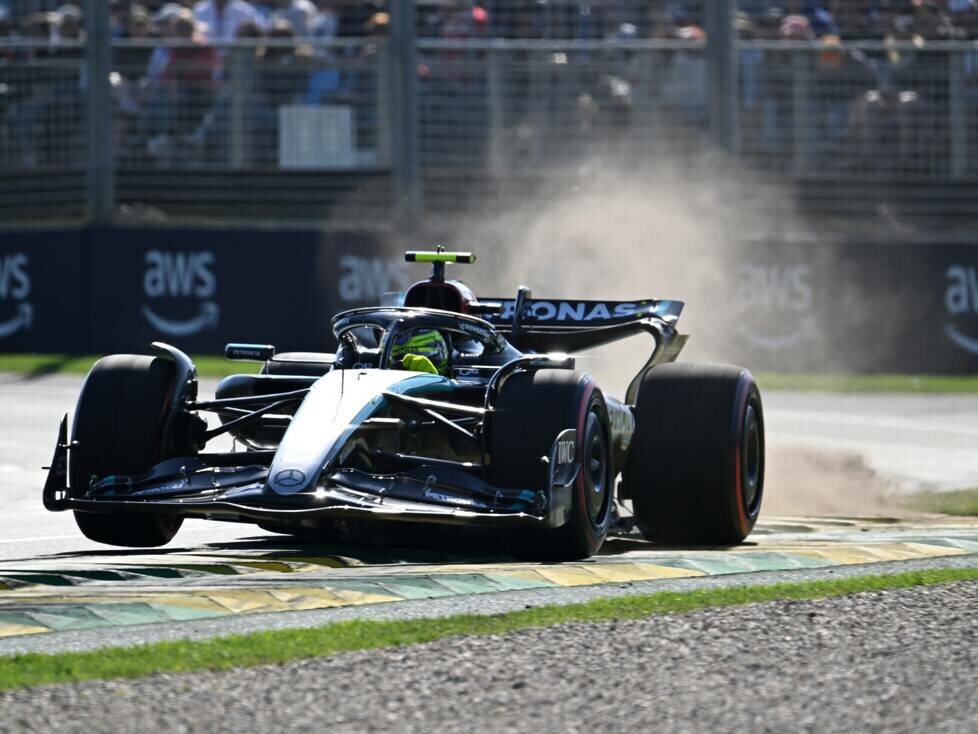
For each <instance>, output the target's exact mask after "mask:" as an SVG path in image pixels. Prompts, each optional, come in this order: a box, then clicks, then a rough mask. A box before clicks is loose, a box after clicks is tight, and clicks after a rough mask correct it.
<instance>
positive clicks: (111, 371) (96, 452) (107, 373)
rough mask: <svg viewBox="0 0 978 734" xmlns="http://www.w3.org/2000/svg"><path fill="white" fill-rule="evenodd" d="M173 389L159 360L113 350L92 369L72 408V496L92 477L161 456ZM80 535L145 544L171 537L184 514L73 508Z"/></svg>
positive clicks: (127, 471)
mask: <svg viewBox="0 0 978 734" xmlns="http://www.w3.org/2000/svg"><path fill="white" fill-rule="evenodd" d="M173 393H174V373H173V365H172V364H171V363H170V362H168V361H167V360H165V359H160V358H154V357H146V356H140V355H135V354H116V355H113V356H111V357H104V358H102V359H100V360H99V361H98V362H96V363H95V365H94V366H93V367H92V369H91V371H90V372H89V373H88V377H87V378H86V380H85V385H84V386H83V387H82V392H81V395H80V396H79V398H78V405H77V406H76V407H75V418H74V423H73V426H72V431H71V434H72V440H73V441H76V442H77V445H76V446H75V447H74V448H73V449H72V450H71V455H70V457H69V465H68V472H69V474H68V476H69V486H70V488H71V494H72V496H73V497H81V496H83V495H84V493H85V491H86V490H87V488H88V486H89V483H90V482H91V480H92V477H95V478H96V479H102V478H104V477H106V476H109V475H112V474H119V475H132V474H141V473H142V472H145V471H146V470H148V469H150V468H151V467H152V466H153V465H154V464H156V463H158V462H159V461H161V460H162V459H164V458H166V456H165V450H164V447H163V425H164V420H165V418H166V415H167V412H168V409H169V404H170V401H171V400H172V399H173ZM75 521H76V522H77V523H78V528H79V529H80V530H81V531H82V533H84V535H85V537H87V538H89V539H90V540H94V541H95V542H97V543H105V544H107V545H119V546H129V547H135V548H148V547H153V546H160V545H165V544H166V543H168V542H170V540H171V539H172V538H173V536H174V535H176V532H177V530H179V529H180V525H181V524H182V523H183V518H180V517H177V516H174V515H163V514H145V515H144V514H133V515H119V514H99V513H93V512H78V511H76V512H75Z"/></svg>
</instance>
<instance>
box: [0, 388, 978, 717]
mask: <svg viewBox="0 0 978 734" xmlns="http://www.w3.org/2000/svg"><path fill="white" fill-rule="evenodd" d="M80 386H81V378H78V377H68V376H55V377H44V378H39V379H23V378H19V377H15V376H9V375H7V376H3V375H0V493H2V497H3V503H4V508H5V511H4V512H3V513H2V514H0V655H3V654H11V653H16V652H26V651H61V650H84V649H92V648H97V647H100V646H104V645H106V644H131V643H138V642H151V641H155V640H166V639H176V638H185V637H186V638H193V639H196V638H205V637H210V636H214V635H219V634H227V633H229V632H247V631H250V630H256V629H281V628H288V627H303V626H310V625H316V624H323V623H327V622H330V621H336V620H341V619H349V618H354V617H369V618H375V619H399V618H418V617H430V616H443V615H448V614H456V613H466V612H469V613H471V612H475V613H495V612H502V611H510V610H517V609H522V608H525V607H527V606H537V605H540V604H551V603H573V602H578V601H585V600H587V599H591V598H596V597H607V596H617V595H629V594H635V593H646V592H650V591H656V590H665V589H670V590H684V589H693V588H703V587H717V586H730V585H736V584H756V583H770V582H773V581H778V580H785V579H789V580H810V579H825V578H838V577H841V576H851V575H859V574H865V573H881V572H897V571H903V570H912V569H919V568H931V567H949V566H950V567H974V566H978V522H972V521H966V520H953V521H950V520H948V519H946V518H945V519H937V520H935V519H921V518H910V519H905V520H904V521H902V522H890V521H887V520H881V519H879V518H877V519H871V520H866V519H864V520H859V519H849V520H840V519H813V518H796V517H789V518H767V519H766V520H765V521H764V522H762V523H761V524H760V525H759V527H758V529H757V531H756V532H755V533H754V535H752V537H751V539H750V541H751V542H750V543H748V544H746V545H745V546H742V547H739V548H736V549H712V550H705V551H704V550H691V549H661V548H656V547H654V546H650V545H649V544H646V543H643V542H640V541H637V540H635V539H613V540H611V541H609V543H608V544H607V546H606V552H605V553H603V554H602V555H601V556H599V557H597V558H595V559H591V560H590V561H587V562H582V563H578V564H556V565H549V564H548V565H544V564H518V563H513V562H512V561H511V560H509V559H505V558H498V557H494V556H493V555H492V554H489V555H486V554H480V553H479V552H478V551H475V552H473V551H462V552H454V551H445V550H441V551H439V550H437V549H436V550H431V549H427V550H425V549H420V550H419V549H401V548H389V549H383V550H378V549H371V548H348V547H347V548H344V547H340V548H336V547H322V546H317V545H315V544H312V545H309V544H296V543H294V542H292V541H290V540H289V539H284V538H282V537H281V536H276V535H272V534H269V533H265V532H263V531H261V530H258V529H257V528H255V527H253V526H249V525H234V524H222V523H208V522H205V521H190V522H187V523H186V524H185V525H184V528H183V529H182V530H181V532H180V535H178V537H177V539H176V540H175V541H174V543H173V544H171V547H168V548H166V549H160V550H158V551H157V550H154V551H149V552H130V551H125V550H123V551H119V550H109V549H106V548H105V547H104V546H99V545H97V544H94V543H90V542H88V541H87V540H85V539H84V538H83V537H81V536H80V534H79V533H78V531H77V529H76V528H75V525H74V521H73V519H72V517H71V515H70V514H67V513H47V512H45V511H44V510H43V508H42V507H41V505H40V487H41V485H42V483H43V480H44V472H43V471H42V470H41V469H40V467H41V466H42V465H44V464H47V463H48V462H49V460H50V454H51V451H52V449H53V441H54V439H55V434H56V428H57V423H58V421H59V419H60V417H61V415H62V414H63V413H64V412H65V411H68V410H71V409H72V407H73V404H74V401H75V399H76V398H77V394H78V391H79V388H80ZM203 388H204V389H203V392H204V393H205V394H206V392H207V391H208V390H209V389H210V390H212V389H213V383H208V382H206V381H205V384H204V386H203ZM765 407H766V418H767V426H768V438H769V445H770V446H771V447H772V448H773V449H775V450H778V449H779V448H785V447H788V448H792V449H802V450H803V451H805V452H811V451H815V452H821V454H824V455H826V456H832V455H836V454H838V455H840V456H849V457H856V459H858V462H857V463H858V465H859V466H860V467H862V468H863V469H864V470H865V471H864V473H862V474H859V475H858V477H857V479H860V480H861V479H862V478H865V476H867V475H868V476H870V477H871V478H872V479H873V480H874V481H876V480H881V482H882V484H883V485H885V486H886V487H888V488H890V489H891V490H896V491H915V490H919V489H926V488H960V487H969V486H978V397H974V396H906V395H828V394H814V393H788V392H784V393H769V394H767V395H765ZM806 455H807V454H806ZM844 463H845V462H844ZM846 465H847V466H848V464H846ZM817 466H821V465H817ZM782 469H783V467H782ZM867 473H868V474H867ZM779 482H780V479H779V480H778V481H777V482H775V483H774V484H771V483H769V484H768V487H767V491H768V492H769V493H776V492H778V491H779V486H778V484H779ZM877 483H879V482H877ZM781 489H783V487H782V488H781ZM856 489H857V490H858V486H857V487H856ZM872 514H878V513H872ZM976 602H978V584H974V583H966V584H958V585H955V586H950V587H941V588H929V589H912V590H905V591H897V592H887V593H884V594H877V595H865V596H857V597H852V598H845V599H834V600H826V601H817V602H805V603H797V602H795V603H772V604H764V605H756V606H751V607H740V608H733V609H720V610H706V611H702V612H698V613H695V614H690V615H682V616H671V617H665V618H654V619H651V620H640V621H633V622H625V623H621V622H619V623H609V624H600V625H563V626H559V627H556V628H550V629H546V630H528V631H523V632H520V633H514V634H510V635H504V636H497V637H489V638H472V639H450V640H443V641H440V642H436V643H432V644H429V645H424V646H418V647H413V648H410V649H392V650H384V651H371V652H364V653H353V654H346V655H341V656H338V657H335V658H331V659H326V660H309V661H303V662H298V663H294V664H291V665H287V666H280V667H271V668H255V669H251V670H246V671H233V672H228V673H197V674H192V675H179V676H155V677H153V678H150V679H146V680H139V681H114V682H93V683H85V684H78V685H66V686H49V687H44V688H40V689H31V690H28V691H13V692H7V693H3V694H0V731H2V732H6V731H37V730H46V731H102V730H105V731H137V730H147V729H158V730H182V731H232V730H233V731H241V730H242V729H246V728H247V729H251V730H255V729H258V730H263V731H264V730H267V731H284V730H290V731H322V730H326V729H328V730H333V731H340V732H342V731H378V730H383V731H431V730H438V731H499V730H507V731H531V730H534V731H585V730H588V731H617V730H621V729H623V728H625V727H628V728H635V727H639V728H643V729H650V730H653V731H703V730H709V729H713V730H716V731H721V732H723V731H735V730H737V731H744V730H756V731H786V730H792V731H852V730H879V731H920V730H933V731H974V729H975V722H976V720H978V704H976V703H975V702H976V700H978V699H976V698H975V696H974V692H975V682H974V670H975V669H976V663H978V654H976V652H975V650H976V649H978V647H976V646H975V645H974V642H975V639H976V637H978V622H976V618H975V616H974V614H973V610H974V608H975V606H976ZM109 632H111V634H107V633H109Z"/></svg>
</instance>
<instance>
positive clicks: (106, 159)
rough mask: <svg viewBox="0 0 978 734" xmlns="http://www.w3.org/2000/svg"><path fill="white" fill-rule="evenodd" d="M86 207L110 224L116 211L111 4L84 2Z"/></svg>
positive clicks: (92, 217) (93, 219)
mask: <svg viewBox="0 0 978 734" xmlns="http://www.w3.org/2000/svg"><path fill="white" fill-rule="evenodd" d="M85 31H86V36H85V37H86V39H87V41H86V43H85V76H86V83H87V86H88V93H87V94H86V95H85V137H86V142H87V144H88V145H87V153H88V155H87V160H86V169H85V210H86V216H87V219H88V223H89V224H109V223H111V222H112V215H113V212H114V211H115V184H114V181H113V173H114V170H113V169H114V161H113V150H112V87H111V84H110V82H109V72H110V70H111V63H112V59H111V57H112V47H111V36H110V33H109V3H107V2H105V0H88V2H87V3H86V4H85Z"/></svg>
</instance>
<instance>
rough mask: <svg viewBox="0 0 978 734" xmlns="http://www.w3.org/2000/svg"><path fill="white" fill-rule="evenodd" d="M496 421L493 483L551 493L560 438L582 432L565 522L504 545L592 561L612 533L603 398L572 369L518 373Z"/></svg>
mask: <svg viewBox="0 0 978 734" xmlns="http://www.w3.org/2000/svg"><path fill="white" fill-rule="evenodd" d="M495 407H496V411H495V413H494V414H493V416H492V421H491V426H490V435H489V447H490V455H491V464H490V471H489V480H490V483H491V484H493V485H494V486H497V487H505V488H522V489H530V490H537V491H547V490H548V488H549V485H550V479H551V477H550V472H551V463H548V462H546V461H544V460H543V457H548V458H552V457H551V456H550V455H551V451H552V449H553V445H554V441H556V439H557V436H558V435H559V434H560V433H561V432H562V431H564V430H566V429H568V428H574V429H576V430H577V446H576V451H577V456H578V457H579V458H581V459H582V466H581V470H580V471H579V472H578V475H577V479H576V480H575V483H574V485H573V490H572V506H571V510H570V516H569V518H568V520H567V522H566V523H565V524H564V525H562V526H561V527H559V528H555V529H540V530H532V529H531V530H519V531H514V532H511V533H507V534H506V535H505V536H504V544H505V546H506V548H507V550H508V551H509V552H510V553H512V554H513V555H515V556H516V557H518V558H524V559H527V560H540V561H565V560H575V559H580V558H588V557H590V556H592V555H594V554H595V553H597V551H598V549H599V548H600V547H601V544H602V543H603V542H604V539H605V537H606V536H607V534H608V525H609V523H610V520H611V507H612V501H613V495H614V490H613V481H614V467H613V459H612V453H611V444H610V431H609V428H608V410H607V408H606V406H605V402H604V397H603V396H602V394H601V391H600V390H599V389H598V387H597V385H596V384H595V383H594V381H593V380H592V379H591V377H590V376H588V375H585V374H581V373H579V372H572V371H568V370H540V371H537V372H526V373H519V374H516V375H513V376H512V377H510V378H509V379H508V380H506V382H505V383H504V385H503V387H502V390H501V392H500V395H499V399H498V400H497V402H496V406H495Z"/></svg>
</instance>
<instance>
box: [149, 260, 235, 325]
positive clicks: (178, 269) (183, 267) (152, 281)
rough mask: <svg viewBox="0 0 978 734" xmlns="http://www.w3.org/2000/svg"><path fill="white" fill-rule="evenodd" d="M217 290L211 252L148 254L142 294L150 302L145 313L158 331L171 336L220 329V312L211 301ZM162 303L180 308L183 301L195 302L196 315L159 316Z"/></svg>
mask: <svg viewBox="0 0 978 734" xmlns="http://www.w3.org/2000/svg"><path fill="white" fill-rule="evenodd" d="M216 290H217V278H216V277H215V276H214V253H212V252H210V251H209V250H201V251H197V252H167V251H163V250H150V251H149V252H147V253H146V273H145V275H144V276H143V294H144V295H145V296H146V298H147V300H149V301H150V303H144V304H143V306H142V313H143V316H144V317H145V319H146V320H147V321H148V322H149V323H150V325H151V326H152V327H153V328H154V329H156V330H157V331H159V332H162V333H163V334H166V335H168V336H192V335H193V334H196V333H198V332H200V331H203V330H204V329H215V328H217V322H218V319H219V318H220V309H219V308H218V306H217V304H216V303H215V302H214V301H213V300H211V299H212V298H213V297H214V293H215V291H216ZM161 300H166V301H167V302H168V305H170V306H176V307H177V308H178V309H179V302H180V301H183V302H187V301H190V302H191V303H196V309H195V311H196V313H194V314H193V315H192V316H189V317H186V318H175V317H174V315H173V314H171V315H167V316H164V315H162V314H161V313H160V311H161V310H162V307H161V306H160V302H161ZM179 310H185V309H179Z"/></svg>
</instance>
